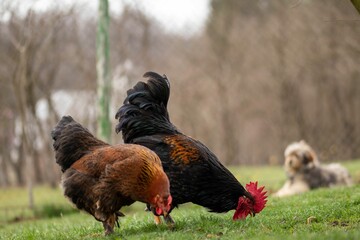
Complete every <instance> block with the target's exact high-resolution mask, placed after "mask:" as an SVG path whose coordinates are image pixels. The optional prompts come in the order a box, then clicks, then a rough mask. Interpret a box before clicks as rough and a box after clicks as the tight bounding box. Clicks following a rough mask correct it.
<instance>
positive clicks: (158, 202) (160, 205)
mask: <svg viewBox="0 0 360 240" xmlns="http://www.w3.org/2000/svg"><path fill="white" fill-rule="evenodd" d="M171 202H172V197H171V195H168V196H162V197H161V196H160V195H156V197H155V198H154V200H153V202H152V203H150V205H151V207H150V208H151V210H152V211H153V212H154V213H155V214H156V215H158V216H160V215H164V216H166V215H167V214H168V213H169V212H170V209H171Z"/></svg>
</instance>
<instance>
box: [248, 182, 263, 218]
mask: <svg viewBox="0 0 360 240" xmlns="http://www.w3.org/2000/svg"><path fill="white" fill-rule="evenodd" d="M257 185H258V182H255V183H253V182H250V183H249V184H246V190H247V191H248V192H249V193H251V195H252V196H253V198H254V205H253V211H254V213H259V212H261V210H263V209H264V208H265V204H266V202H267V200H266V198H267V196H266V193H267V192H266V191H263V190H264V188H265V187H264V186H262V187H260V188H258V187H257Z"/></svg>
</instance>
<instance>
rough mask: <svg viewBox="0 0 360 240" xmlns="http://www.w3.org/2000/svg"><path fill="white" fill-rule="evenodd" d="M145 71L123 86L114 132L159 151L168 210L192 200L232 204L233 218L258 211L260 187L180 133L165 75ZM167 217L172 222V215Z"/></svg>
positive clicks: (221, 207) (216, 208) (216, 206)
mask: <svg viewBox="0 0 360 240" xmlns="http://www.w3.org/2000/svg"><path fill="white" fill-rule="evenodd" d="M144 77H146V78H149V80H148V81H147V83H145V82H138V83H137V84H136V85H135V86H134V87H133V88H132V89H130V90H128V91H127V97H126V99H125V101H124V105H123V106H121V107H120V109H119V110H118V112H117V114H116V116H115V117H116V119H119V123H118V125H117V126H116V132H117V133H119V132H120V131H121V132H122V136H123V139H124V142H125V143H134V144H140V145H143V146H146V147H148V148H150V149H151V150H153V151H154V152H155V153H157V154H158V155H159V157H160V159H161V162H162V165H163V168H164V171H165V173H166V174H167V175H168V177H169V180H170V192H171V195H172V197H173V201H172V208H171V210H172V209H173V208H174V207H177V206H178V204H182V203H186V202H192V203H195V204H198V205H201V206H204V207H206V208H208V209H209V210H210V211H212V212H217V213H222V212H227V211H229V210H233V209H235V210H236V211H235V214H234V216H233V219H234V220H236V219H244V218H246V216H247V215H248V214H255V213H258V212H260V211H261V210H262V209H263V208H264V207H265V203H266V196H265V193H266V192H263V187H261V188H259V189H258V188H257V183H250V184H249V185H247V186H246V187H247V189H245V188H244V187H243V186H242V185H241V184H240V183H239V181H238V180H237V179H236V178H235V177H234V176H233V174H231V172H230V171H229V170H228V169H227V168H225V167H224V166H223V165H222V164H221V163H220V161H219V160H218V158H217V157H216V156H215V154H213V153H212V152H211V151H210V150H209V149H208V148H207V147H206V146H205V145H204V144H202V143H201V142H199V141H197V140H195V139H193V138H191V137H189V136H186V135H184V134H182V133H181V132H180V131H179V130H178V129H177V128H176V127H175V126H174V125H173V124H172V123H171V122H170V119H169V114H168V111H167V103H168V100H169V95H170V83H169V81H168V79H167V78H166V76H165V75H164V76H160V75H159V74H157V73H154V72H147V73H145V74H144ZM171 210H170V211H171ZM153 212H154V211H153ZM154 214H155V215H156V213H155V212H154ZM155 221H156V222H157V223H159V222H160V218H159V217H155ZM165 221H166V222H167V223H173V220H172V219H171V217H170V215H168V216H167V217H165Z"/></svg>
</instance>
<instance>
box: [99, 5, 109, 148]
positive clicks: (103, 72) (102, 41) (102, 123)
mask: <svg viewBox="0 0 360 240" xmlns="http://www.w3.org/2000/svg"><path fill="white" fill-rule="evenodd" d="M98 14H99V16H98V17H99V18H98V28H97V35H96V57H97V63H96V71H97V95H98V109H97V110H98V111H97V116H98V117H97V136H98V137H99V138H100V139H102V140H104V141H107V142H108V143H110V140H111V122H110V118H109V115H110V114H109V108H110V107H109V105H110V99H111V80H110V66H109V22H110V17H109V2H108V0H99V11H98Z"/></svg>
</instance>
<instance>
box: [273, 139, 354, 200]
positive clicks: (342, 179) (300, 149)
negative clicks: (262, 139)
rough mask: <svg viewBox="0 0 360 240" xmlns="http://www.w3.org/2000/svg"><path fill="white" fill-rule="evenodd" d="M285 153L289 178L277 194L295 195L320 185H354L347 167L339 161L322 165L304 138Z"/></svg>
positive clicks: (289, 147)
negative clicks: (338, 162)
mask: <svg viewBox="0 0 360 240" xmlns="http://www.w3.org/2000/svg"><path fill="white" fill-rule="evenodd" d="M284 155H285V164H284V168H285V172H286V175H287V178H288V179H287V181H286V182H285V184H284V186H283V187H282V188H281V189H280V190H279V191H278V192H277V193H275V196H278V197H283V196H288V195H294V194H299V193H303V192H307V191H309V190H312V189H316V188H320V187H333V186H350V185H352V180H351V177H350V174H349V172H348V171H347V169H346V168H344V167H343V166H341V165H340V164H337V163H332V164H329V165H321V164H320V162H319V159H318V157H317V155H316V153H315V151H314V150H313V149H312V148H311V147H310V146H309V145H308V144H307V143H306V142H305V141H304V140H301V141H300V142H294V143H292V144H290V145H289V146H287V148H286V149H285V153H284Z"/></svg>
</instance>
